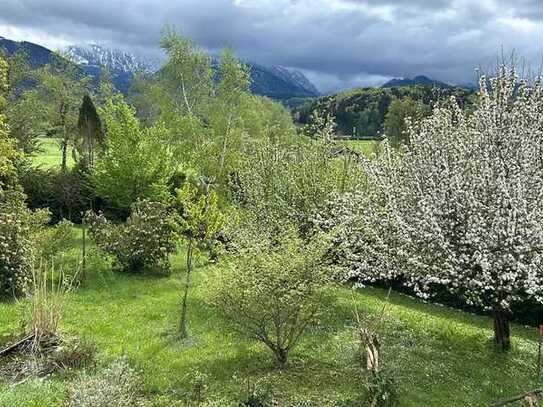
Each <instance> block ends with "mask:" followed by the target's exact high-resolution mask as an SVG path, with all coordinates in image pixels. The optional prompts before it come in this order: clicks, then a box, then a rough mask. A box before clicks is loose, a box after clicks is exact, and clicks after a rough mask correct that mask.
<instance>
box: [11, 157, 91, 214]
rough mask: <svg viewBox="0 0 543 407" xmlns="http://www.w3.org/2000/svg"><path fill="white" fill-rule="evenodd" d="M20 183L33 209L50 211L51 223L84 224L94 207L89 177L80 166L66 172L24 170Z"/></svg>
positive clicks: (27, 168) (29, 168) (31, 168)
mask: <svg viewBox="0 0 543 407" xmlns="http://www.w3.org/2000/svg"><path fill="white" fill-rule="evenodd" d="M20 181H21V184H22V186H23V189H24V191H25V194H26V195H27V204H28V206H29V208H31V209H40V208H49V211H50V212H51V221H52V222H54V223H56V222H58V221H60V220H61V219H68V220H70V221H72V222H76V223H79V222H81V216H82V214H83V213H85V212H86V211H87V210H89V209H91V208H92V207H93V206H94V203H95V201H96V194H95V191H94V186H93V185H92V183H91V181H90V177H89V175H88V174H87V173H86V172H85V170H84V169H82V168H81V167H79V166H76V167H75V168H73V169H69V170H66V171H64V172H63V171H60V170H53V169H41V168H36V167H30V166H28V167H25V168H23V169H22V170H21V175H20Z"/></svg>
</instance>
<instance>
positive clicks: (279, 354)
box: [275, 348, 288, 368]
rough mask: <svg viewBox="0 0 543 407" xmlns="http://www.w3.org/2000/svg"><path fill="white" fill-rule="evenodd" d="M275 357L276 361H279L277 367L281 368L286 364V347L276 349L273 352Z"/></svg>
mask: <svg viewBox="0 0 543 407" xmlns="http://www.w3.org/2000/svg"><path fill="white" fill-rule="evenodd" d="M275 357H276V358H277V362H278V363H279V367H280V368H283V367H285V366H286V365H287V360H288V350H286V349H280V348H279V349H277V350H276V352H275Z"/></svg>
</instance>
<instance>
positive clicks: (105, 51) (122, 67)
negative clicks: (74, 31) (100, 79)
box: [66, 44, 159, 73]
mask: <svg viewBox="0 0 543 407" xmlns="http://www.w3.org/2000/svg"><path fill="white" fill-rule="evenodd" d="M66 53H67V54H68V56H69V57H70V58H71V59H72V60H73V61H74V62H76V63H78V64H79V65H83V66H91V65H92V66H96V67H107V68H109V69H111V70H113V71H120V72H132V73H134V72H138V71H145V72H155V71H156V70H157V69H158V68H159V63H158V61H154V60H150V59H149V60H147V59H144V58H142V57H138V56H136V55H134V54H131V53H129V52H125V51H122V50H118V49H110V48H105V47H102V46H101V45H97V44H88V45H71V46H69V47H68V48H66Z"/></svg>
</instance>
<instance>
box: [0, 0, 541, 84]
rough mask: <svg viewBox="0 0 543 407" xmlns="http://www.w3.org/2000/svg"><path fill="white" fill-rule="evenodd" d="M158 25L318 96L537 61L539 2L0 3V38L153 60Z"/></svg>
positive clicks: (463, 76) (468, 77) (469, 77)
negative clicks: (295, 72) (304, 81)
mask: <svg viewBox="0 0 543 407" xmlns="http://www.w3.org/2000/svg"><path fill="white" fill-rule="evenodd" d="M165 25H174V26H176V27H177V28H178V29H179V31H180V32H181V33H183V34H184V35H186V36H189V37H191V38H192V39H193V40H194V41H195V42H196V43H197V44H199V45H200V46H201V47H203V48H205V49H206V50H208V51H209V52H212V53H216V52H218V51H219V50H220V49H221V48H223V47H225V46H227V47H231V48H233V49H234V50H235V52H236V54H237V55H238V56H239V57H241V58H243V59H245V60H248V61H252V62H256V63H260V64H264V65H282V66H285V67H290V68H296V69H299V70H301V71H302V72H303V73H305V74H306V76H307V77H308V78H309V79H310V80H312V81H313V82H314V83H315V84H316V85H317V87H318V88H319V89H320V90H321V91H323V92H330V91H333V90H338V89H346V88H351V87H356V86H376V85H379V84H381V83H383V82H384V81H386V80H387V79H389V78H392V77H413V76H415V75H420V74H422V75H427V76H429V77H431V78H434V79H438V80H442V81H445V82H449V83H454V84H465V83H470V82H474V81H475V78H476V73H475V69H476V68H477V67H479V66H481V67H483V69H484V68H486V67H489V66H492V65H495V63H496V62H495V61H496V58H497V57H498V56H499V55H501V54H502V53H505V54H507V55H509V54H510V53H512V52H515V53H516V54H517V55H519V56H521V57H522V58H524V59H525V61H526V63H527V64H528V65H530V66H537V67H539V66H540V65H541V60H542V57H543V1H541V0H516V1H512V0H453V1H446V0H91V1H89V0H86V1H83V0H0V36H3V37H6V38H9V39H13V40H18V41H20V40H26V41H30V42H35V43H38V44H40V45H44V46H47V47H49V48H52V49H60V48H63V47H65V46H67V45H71V44H88V43H97V44H100V45H105V46H109V47H113V48H120V49H123V50H127V51H131V52H134V53H136V54H141V55H148V56H152V57H157V56H159V55H160V49H159V45H158V44H159V40H160V35H161V31H162V29H163V27H164V26H165Z"/></svg>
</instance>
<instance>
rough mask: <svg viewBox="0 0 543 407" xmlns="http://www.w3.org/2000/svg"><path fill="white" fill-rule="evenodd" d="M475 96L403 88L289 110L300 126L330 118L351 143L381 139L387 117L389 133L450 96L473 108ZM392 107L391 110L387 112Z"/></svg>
mask: <svg viewBox="0 0 543 407" xmlns="http://www.w3.org/2000/svg"><path fill="white" fill-rule="evenodd" d="M474 95H475V93H474V92H473V91H472V90H469V89H464V88H439V87H435V86H423V85H417V86H405V87H394V88H360V89H353V90H349V91H347V92H343V93H339V94H336V95H330V96H325V97H322V98H319V99H315V100H313V101H311V102H308V103H305V104H303V105H302V106H299V107H297V108H295V109H294V110H293V114H294V118H295V120H296V121H297V122H298V123H299V124H302V125H307V124H312V123H313V121H314V117H316V116H328V115H330V116H333V117H335V119H336V124H337V133H338V134H339V135H343V136H346V137H349V138H354V139H381V138H383V135H384V133H385V129H386V125H385V123H386V122H387V114H389V113H390V115H389V120H388V121H390V124H391V126H392V129H394V130H396V132H397V133H398V132H400V133H401V132H402V131H403V128H402V129H399V130H398V128H397V127H395V125H394V122H396V123H398V124H404V122H405V120H404V118H405V117H406V116H408V115H411V114H414V113H416V114H415V118H420V116H425V115H428V114H429V113H430V112H431V109H432V107H433V106H434V105H435V104H436V102H438V101H440V100H444V99H447V98H450V97H451V96H454V97H455V98H456V99H457V101H458V103H459V104H460V106H463V107H469V106H471V105H472V104H473V98H474ZM391 107H393V109H390V108H391Z"/></svg>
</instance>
